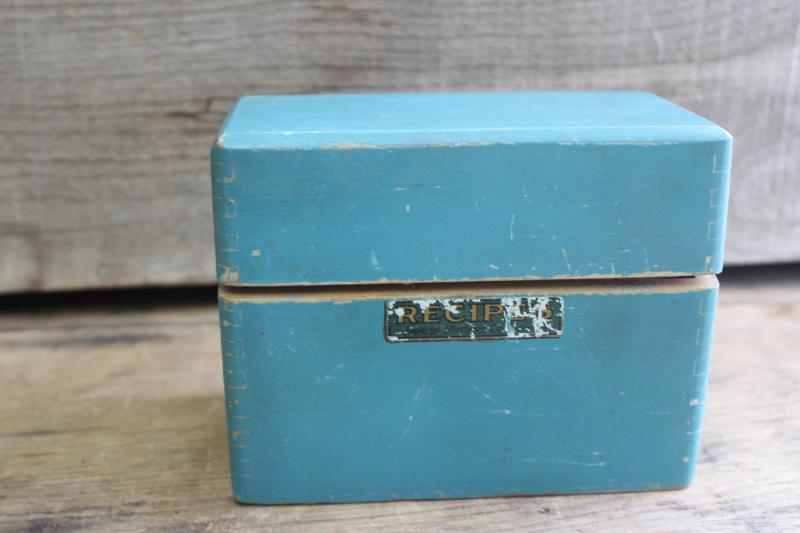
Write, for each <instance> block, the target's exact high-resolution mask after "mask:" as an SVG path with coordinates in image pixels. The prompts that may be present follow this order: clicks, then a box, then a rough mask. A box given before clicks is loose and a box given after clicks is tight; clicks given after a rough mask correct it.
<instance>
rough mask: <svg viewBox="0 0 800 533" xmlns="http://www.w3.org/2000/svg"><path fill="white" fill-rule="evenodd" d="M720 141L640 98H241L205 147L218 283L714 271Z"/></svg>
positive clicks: (681, 113) (725, 138)
mask: <svg viewBox="0 0 800 533" xmlns="http://www.w3.org/2000/svg"><path fill="white" fill-rule="evenodd" d="M730 150H731V142H730V136H729V135H728V133H726V132H725V131H724V130H722V129H721V128H720V127H718V126H716V125H714V124H713V123H711V122H709V121H707V120H705V119H702V118H701V117H699V116H697V115H695V114H693V113H691V112H689V111H687V110H685V109H682V108H680V107H679V106H677V105H674V104H672V103H670V102H667V101H666V100H663V99H661V98H658V97H656V96H654V95H652V94H648V93H636V92H618V91H617V92H614V91H610V92H574V93H514V94H503V95H497V94H480V93H475V94H444V95H443V94H414V95H332V96H331V95H328V96H304V97H303V96H284V97H251V98H244V99H242V100H241V101H240V102H239V103H238V104H237V106H236V108H235V110H234V111H233V112H232V113H231V115H230V117H229V119H228V121H227V122H226V124H225V125H224V126H223V128H222V129H221V130H220V134H219V137H218V138H217V142H216V144H215V146H214V149H213V151H212V162H211V167H212V172H213V177H212V178H213V193H214V222H215V236H216V245H217V262H218V265H217V268H218V277H219V281H220V282H221V283H225V284H232V285H237V284H242V285H248V284H256V285H266V284H284V285H286V284H299V283H317V284H319V283H365V282H386V281H434V280H435V281H457V280H464V279H479V280H484V279H512V278H514V279H524V278H529V279H539V278H544V279H552V278H591V277H620V276H629V277H641V276H664V275H677V274H679V273H692V274H693V273H707V272H718V271H719V269H720V268H721V266H722V259H723V256H722V251H723V245H724V238H725V213H726V209H727V199H728V181H729V180H728V176H729V164H730Z"/></svg>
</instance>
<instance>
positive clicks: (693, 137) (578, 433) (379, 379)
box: [211, 92, 731, 503]
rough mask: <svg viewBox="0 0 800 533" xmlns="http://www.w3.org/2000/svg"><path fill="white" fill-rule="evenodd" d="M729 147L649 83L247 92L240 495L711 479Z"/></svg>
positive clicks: (236, 381)
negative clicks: (708, 451) (550, 88)
mask: <svg viewBox="0 0 800 533" xmlns="http://www.w3.org/2000/svg"><path fill="white" fill-rule="evenodd" d="M730 158H731V138H730V135H729V134H728V133H727V132H725V131H724V130H723V129H721V128H720V127H718V126H716V125H714V124H713V123H711V122H709V121H707V120H705V119H703V118H701V117H699V116H697V115H695V114H693V113H691V112H689V111H687V110H685V109H682V108H681V107H679V106H676V105H674V104H671V103H669V102H667V101H665V100H663V99H661V98H658V97H656V96H654V95H652V94H648V93H633V92H574V93H508V94H502V93H493V94H382V95H377V94H376V95H316V96H254V97H245V98H242V99H241V100H239V102H238V103H237V104H236V106H235V107H234V109H233V110H232V111H231V113H230V115H229V117H228V119H227V120H226V121H225V123H224V125H223V126H222V128H221V129H220V132H219V134H218V136H217V139H216V141H215V144H214V146H213V148H212V160H211V165H212V181H213V198H214V222H215V238H216V255H217V273H218V280H219V283H220V289H219V308H220V323H221V331H222V359H223V368H224V381H225V401H226V406H227V415H228V416H227V417H228V441H229V449H230V462H231V477H232V480H233V492H234V496H235V498H236V500H238V501H241V502H246V503H315V502H354V501H381V500H393V499H432V498H468V497H480V496H496V495H509V494H550V493H585V492H612V491H635V490H652V489H671V488H679V487H684V486H686V485H688V484H689V483H690V482H691V480H692V476H693V473H694V467H695V463H696V458H697V450H698V443H699V438H700V429H701V421H702V413H703V404H704V398H705V389H706V382H707V375H708V362H709V355H710V353H709V350H710V345H711V339H712V334H713V325H714V315H715V309H716V297H717V281H716V277H715V276H714V274H715V273H718V272H719V271H720V270H721V268H722V253H723V244H724V235H725V215H726V207H727V197H728V179H729V168H730Z"/></svg>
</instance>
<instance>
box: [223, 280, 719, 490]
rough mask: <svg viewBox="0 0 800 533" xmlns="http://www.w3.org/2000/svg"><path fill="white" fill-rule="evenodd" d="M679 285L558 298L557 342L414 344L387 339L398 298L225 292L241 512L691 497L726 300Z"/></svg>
mask: <svg viewBox="0 0 800 533" xmlns="http://www.w3.org/2000/svg"><path fill="white" fill-rule="evenodd" d="M670 283H671V282H670ZM685 283H686V284H688V285H689V286H687V285H684V286H683V288H680V289H677V290H669V289H664V290H663V291H662V290H660V289H657V290H656V291H651V292H649V293H639V292H637V290H638V289H637V287H639V286H641V284H640V283H639V282H634V281H627V282H618V283H617V284H616V285H611V286H608V288H617V289H618V288H622V289H624V291H623V292H620V293H615V294H609V293H607V292H603V290H595V291H591V290H590V291H587V292H586V293H578V294H575V293H568V294H564V295H563V297H564V305H565V311H564V312H565V318H566V320H565V322H564V329H563V334H562V335H561V336H560V337H558V338H548V339H538V340H537V339H533V340H532V339H524V340H487V341H482V342H417V343H391V342H387V341H386V339H385V338H384V323H383V320H384V308H385V300H386V299H396V298H400V297H404V295H403V293H402V292H400V293H397V294H393V295H389V297H388V298H384V296H376V297H374V298H372V297H369V298H367V299H357V300H352V301H333V300H325V299H324V298H325V296H324V295H317V296H314V297H315V298H319V300H316V301H305V302H300V301H267V300H259V297H258V296H254V297H253V298H251V299H250V301H242V300H241V299H240V298H239V296H237V295H236V294H231V293H226V292H225V290H223V291H222V292H221V298H220V317H221V321H222V324H223V327H222V347H223V361H224V370H225V371H224V376H225V387H226V388H225V390H226V400H227V411H228V424H229V426H228V429H229V443H230V455H231V472H232V478H233V487H234V494H235V497H236V499H237V500H239V501H242V502H248V503H310V502H334V501H335V502H350V501H377V500H393V499H415V498H426V499H427V498H466V497H478V496H489V495H504V494H541V493H581V492H608V491H630V490H650V489H667V488H678V487H683V486H686V485H688V484H689V483H690V482H691V479H692V475H693V472H694V466H695V462H696V460H697V450H698V439H699V433H700V426H701V418H702V410H703V404H704V402H705V390H706V381H707V372H708V358H709V348H710V344H711V337H712V329H713V321H714V312H715V304H716V295H717V289H716V286H715V285H712V284H710V283H708V282H702V283H701V282H700V280H686V281H685ZM539 290H540V291H547V292H545V293H542V294H551V293H552V291H551V290H550V289H548V288H547V287H540V289H539ZM254 294H255V293H254ZM306 296H309V295H308V294H306ZM429 296H430V297H432V298H433V297H437V298H439V297H444V296H446V295H437V294H431V295H429ZM496 296H502V294H498V295H496ZM283 297H284V298H286V299H289V300H291V296H283ZM480 297H481V298H484V297H486V296H485V295H481V296H480Z"/></svg>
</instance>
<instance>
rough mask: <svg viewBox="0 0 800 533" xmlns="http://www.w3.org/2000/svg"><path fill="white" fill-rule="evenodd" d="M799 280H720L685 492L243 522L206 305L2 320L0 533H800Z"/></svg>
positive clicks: (363, 509) (461, 503) (19, 314)
mask: <svg viewBox="0 0 800 533" xmlns="http://www.w3.org/2000/svg"><path fill="white" fill-rule="evenodd" d="M798 279H799V278H798V277H797V272H796V271H794V273H793V277H787V278H786V279H784V280H782V282H780V283H773V284H771V285H767V286H753V285H752V284H751V283H750V282H749V280H744V281H745V282H744V283H742V282H731V283H729V282H728V281H727V280H726V279H723V281H722V291H721V304H720V307H719V314H718V322H717V326H718V327H717V335H716V341H715V345H714V360H713V364H712V374H711V383H710V388H709V396H708V403H707V406H706V416H705V426H704V430H703V438H702V450H701V460H700V463H699V466H698V473H697V480H696V483H695V485H693V486H692V487H691V488H689V489H687V490H685V491H668V492H652V493H639V494H616V495H593V496H558V497H528V498H525V497H521V498H493V499H479V500H450V501H438V502H396V503H385V504H363V505H317V506H303V505H298V506H276V507H257V506H241V505H237V504H236V503H234V502H233V500H232V498H231V491H230V482H229V478H228V465H227V454H226V440H225V415H224V405H223V404H224V400H223V394H222V392H223V390H222V378H221V365H220V353H219V346H218V342H219V337H218V325H217V319H216V310H215V307H214V305H213V302H211V301H209V302H208V303H207V304H199V305H196V306H184V307H180V308H175V307H173V308H157V309H154V310H150V311H148V310H142V309H138V310H137V309H130V308H128V307H126V306H117V307H111V308H107V307H106V308H88V309H84V310H83V311H79V310H74V309H70V308H65V309H62V310H58V311H51V312H48V313H47V314H44V315H43V314H41V313H40V314H32V313H30V312H26V311H23V310H19V309H15V310H13V311H8V312H6V313H4V314H3V315H2V317H0V530H2V531H62V530H65V531H71V530H81V531H82V530H96V531H142V530H153V531H163V530H181V531H201V530H202V531H231V530H256V529H264V530H270V531H297V532H304V533H305V532H333V531H372V530H376V531H407V532H408V531H412V532H413V531H659V532H665V531H666V532H669V531H676V532H677V531H719V532H737V531H747V532H753V531H765V532H766V531H769V532H774V531H787V532H788V531H796V530H798V529H799V528H800V505H798V501H800V456H799V455H798V454H797V449H798V446H799V445H800V419H798V417H797V405H798V402H800V389H798V387H797V383H798V381H800V363H798V360H797V357H796V352H797V349H796V347H797V344H798V342H800V337H799V336H798V335H799V333H798V330H797V327H796V325H797V322H798V320H799V319H800V282H798ZM754 317H757V318H758V320H759V322H758V323H759V326H758V328H757V331H756V330H755V329H754V327H753V319H754Z"/></svg>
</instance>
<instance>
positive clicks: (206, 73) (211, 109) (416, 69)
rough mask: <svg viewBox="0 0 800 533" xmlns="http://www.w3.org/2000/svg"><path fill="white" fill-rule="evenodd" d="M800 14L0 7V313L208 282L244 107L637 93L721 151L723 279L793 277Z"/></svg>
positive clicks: (524, 7) (774, 6) (196, 1)
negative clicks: (720, 137) (679, 111)
mask: <svg viewBox="0 0 800 533" xmlns="http://www.w3.org/2000/svg"><path fill="white" fill-rule="evenodd" d="M798 21H800V4H798V3H797V2H794V1H792V0H771V1H765V2H762V1H756V0H718V1H708V2H695V1H694V0H677V1H675V2H669V3H655V2H648V1H645V0H634V1H622V0H614V1H612V2H605V1H600V0H583V1H576V2H561V1H559V0H544V1H539V2H526V1H524V0H514V1H509V2H502V3H497V2H491V1H489V0H482V1H477V0H468V1H456V0H450V1H444V2H429V1H419V2H404V3H396V2H389V1H387V0H380V1H367V0H344V1H341V2H327V1H309V0H306V1H273V2H253V1H247V0H226V1H222V0H176V1H174V2H157V1H155V0H136V1H128V0H124V1H123V0H110V1H108V2H82V1H77V0H68V1H56V0H40V1H36V2H20V1H14V0H0V72H2V76H0V168H2V171H0V177H2V179H0V249H2V250H3V253H2V254H0V292H13V291H39V290H51V289H66V288H82V287H109V286H129V285H165V284H174V283H199V282H201V283H206V282H211V281H212V280H213V265H214V261H213V257H212V255H213V251H212V231H211V207H210V204H211V203H210V186H209V176H208V174H209V170H208V149H209V146H210V144H211V139H212V136H213V131H214V130H215V129H216V127H217V126H218V125H219V124H220V122H221V121H222V119H223V117H224V115H225V113H226V112H227V110H228V108H229V107H230V105H231V104H232V103H233V102H234V101H235V99H236V98H237V97H238V96H239V95H242V94H256V93H298V92H321V91H328V92H342V91H423V90H424V91H469V90H543V89H547V90H567V89H590V88H596V89H643V90H651V91H654V92H656V93H658V94H660V95H662V96H665V97H667V98H670V99H672V100H674V101H676V102H678V103H680V104H682V105H685V106H686V107H688V108H690V109H692V110H695V111H697V112H699V113H701V114H703V115H705V116H707V117H709V118H711V119H712V120H715V121H716V122H718V123H719V124H721V125H722V126H723V127H725V128H727V129H728V130H729V131H731V132H732V134H733V136H734V138H735V141H736V146H735V152H734V153H735V156H734V172H733V192H732V196H731V211H730V228H729V229H730V231H729V246H728V259H729V261H730V262H731V263H753V262H769V261H773V262H774V261H789V260H796V259H799V258H800V211H798V210H796V209H795V205H796V204H797V203H798V201H800V185H798V183H800V182H798V180H796V179H794V178H795V176H796V175H797V173H798V170H800V160H798V158H797V157H796V153H798V151H800V135H798V133H800V131H798V130H800V120H798V119H799V118H800V90H799V87H800V84H798V62H800V45H798V35H800V32H798V28H799V27H800V25H799V24H798Z"/></svg>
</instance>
